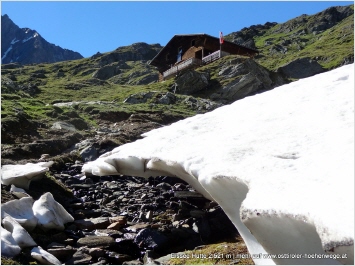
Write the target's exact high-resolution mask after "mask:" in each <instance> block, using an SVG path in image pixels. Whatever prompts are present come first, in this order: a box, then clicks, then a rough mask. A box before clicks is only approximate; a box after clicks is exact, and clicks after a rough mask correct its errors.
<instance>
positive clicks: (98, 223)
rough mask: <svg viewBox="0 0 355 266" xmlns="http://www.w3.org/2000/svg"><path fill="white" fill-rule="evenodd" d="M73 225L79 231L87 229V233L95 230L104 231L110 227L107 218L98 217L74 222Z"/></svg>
mask: <svg viewBox="0 0 355 266" xmlns="http://www.w3.org/2000/svg"><path fill="white" fill-rule="evenodd" d="M74 224H75V225H76V227H77V228H79V229H87V230H89V231H91V230H95V229H106V228H107V226H109V225H110V221H109V218H107V217H98V218H92V219H81V220H76V221H74Z"/></svg>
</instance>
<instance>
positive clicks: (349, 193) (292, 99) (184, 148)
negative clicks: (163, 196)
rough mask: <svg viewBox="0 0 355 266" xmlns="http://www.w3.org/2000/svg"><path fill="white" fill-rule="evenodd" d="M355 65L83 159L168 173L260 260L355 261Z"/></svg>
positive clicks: (93, 168) (103, 169)
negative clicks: (205, 202) (215, 209)
mask: <svg viewBox="0 0 355 266" xmlns="http://www.w3.org/2000/svg"><path fill="white" fill-rule="evenodd" d="M353 73H354V65H353V64H351V65H346V66H343V67H340V68H337V69H335V70H332V71H329V72H326V73H323V74H319V75H316V76H313V77H310V78H306V79H302V80H299V81H296V82H293V83H291V84H287V85H284V86H280V87H278V88H275V89H273V90H272V91H268V92H265V93H262V94H258V95H255V96H251V97H247V98H244V99H242V100H239V101H237V102H235V103H233V104H231V105H228V106H224V107H221V108H218V109H216V110H214V111H213V112H210V113H207V114H204V115H196V116H194V117H191V118H188V119H185V120H182V121H179V122H176V123H174V124H172V125H170V126H167V127H163V128H159V129H156V130H152V131H150V132H148V133H146V134H144V135H143V136H144V137H145V138H144V139H141V140H137V141H135V142H133V143H129V144H126V145H122V146H120V147H118V148H116V149H114V150H113V151H112V152H109V153H106V154H104V155H102V156H101V157H100V158H99V159H97V160H96V161H93V162H89V163H87V164H85V165H84V167H83V171H84V172H86V173H90V174H94V175H101V176H102V175H119V174H126V175H136V176H143V177H149V176H158V175H175V176H178V177H180V178H181V179H183V180H185V181H187V182H188V183H190V184H191V185H192V186H194V187H195V189H196V190H198V191H199V192H200V193H202V194H203V195H204V196H205V197H207V198H209V199H212V200H214V201H216V202H217V203H219V204H220V206H221V207H222V208H223V210H224V211H225V213H226V214H227V215H228V217H229V218H230V219H231V220H232V222H233V223H234V224H235V226H236V227H237V229H238V230H239V232H240V234H241V236H242V237H243V238H244V240H245V242H246V245H247V246H248V250H249V252H250V253H251V254H252V255H254V262H255V263H257V264H274V263H276V264H339V263H343V264H354V247H353V243H354V74H353Z"/></svg>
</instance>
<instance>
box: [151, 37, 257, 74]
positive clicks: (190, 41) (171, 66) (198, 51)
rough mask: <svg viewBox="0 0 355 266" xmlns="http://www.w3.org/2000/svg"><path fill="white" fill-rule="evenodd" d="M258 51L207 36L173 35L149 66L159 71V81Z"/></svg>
mask: <svg viewBox="0 0 355 266" xmlns="http://www.w3.org/2000/svg"><path fill="white" fill-rule="evenodd" d="M257 53H258V51H257V50H255V49H252V48H249V47H246V46H243V45H239V44H235V43H233V42H229V41H224V42H223V44H220V38H216V37H213V36H210V35H207V34H184V35H175V36H174V37H173V38H172V39H171V40H170V41H169V42H168V43H167V45H166V46H165V47H164V48H163V49H162V50H161V51H160V52H159V53H158V54H157V55H156V56H155V57H154V58H153V59H152V61H151V62H150V65H152V66H156V67H157V68H158V71H159V80H160V81H161V80H165V79H168V78H170V77H173V76H174V75H176V74H177V73H178V72H179V71H181V70H184V69H188V68H194V67H198V66H201V65H204V64H208V63H210V62H213V61H215V60H217V59H219V58H221V57H223V56H226V55H230V54H235V55H244V56H251V57H252V56H254V55H255V54H257Z"/></svg>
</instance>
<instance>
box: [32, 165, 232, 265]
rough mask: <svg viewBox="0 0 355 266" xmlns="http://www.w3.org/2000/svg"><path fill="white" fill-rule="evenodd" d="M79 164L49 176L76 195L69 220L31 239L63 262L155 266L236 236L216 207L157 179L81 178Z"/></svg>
mask: <svg viewBox="0 0 355 266" xmlns="http://www.w3.org/2000/svg"><path fill="white" fill-rule="evenodd" d="M81 167H82V164H80V163H79V162H77V163H75V164H67V167H66V169H64V170H62V171H58V172H53V173H52V174H53V176H54V177H55V178H56V179H57V181H59V182H62V183H63V184H64V185H65V186H66V187H68V188H70V189H71V190H72V192H73V194H74V196H75V198H74V199H73V200H71V201H70V202H69V203H68V204H67V206H65V207H66V209H67V211H68V212H69V213H70V214H71V215H72V216H73V217H74V219H75V220H74V221H73V222H70V223H67V224H66V225H65V230H64V231H60V232H59V231H55V230H53V231H51V232H49V233H48V232H47V233H46V234H47V236H49V237H48V238H44V237H43V235H42V236H41V235H40V234H39V235H38V236H36V235H35V236H34V239H35V241H36V242H37V243H39V244H40V245H41V246H42V247H43V248H44V249H45V250H46V251H48V252H49V253H51V254H52V255H54V256H55V257H56V258H58V259H59V260H60V261H61V262H63V263H64V264H70V265H73V264H98V265H105V264H116V265H117V264H119V265H122V264H123V265H124V264H126V265H137V264H138V265H141V264H159V261H158V258H160V257H163V256H166V255H168V254H171V253H176V252H180V251H184V250H191V249H194V248H195V247H198V246H201V245H205V244H209V243H215V242H216V241H218V240H222V239H225V238H227V237H230V236H231V235H237V234H238V232H237V231H236V229H235V227H234V225H233V224H232V223H231V222H230V220H229V219H228V217H227V216H226V215H225V214H224V212H223V211H222V209H221V208H220V207H219V206H218V204H217V203H215V202H212V201H209V200H207V199H206V198H204V197H203V196H202V195H201V194H199V193H198V192H196V191H195V190H193V188H192V187H191V186H190V185H188V184H187V183H185V182H184V181H182V180H180V179H178V178H175V177H167V176H161V177H156V178H149V179H145V178H140V177H132V176H103V177H98V176H90V177H89V176H85V175H83V174H82V173H81Z"/></svg>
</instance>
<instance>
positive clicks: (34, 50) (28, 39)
mask: <svg viewBox="0 0 355 266" xmlns="http://www.w3.org/2000/svg"><path fill="white" fill-rule="evenodd" d="M80 58H83V56H82V55H81V54H79V53H78V52H74V51H71V50H68V49H63V48H61V47H59V46H57V45H54V44H51V43H49V42H47V41H46V40H45V39H44V38H43V37H42V36H41V35H40V34H39V33H38V32H37V31H35V30H31V29H29V28H19V27H18V26H17V25H16V24H15V23H14V22H13V21H12V20H11V19H10V18H9V16H8V15H3V16H1V62H2V64H8V63H12V62H18V63H21V64H33V63H35V64H38V63H43V62H48V63H54V62H60V61H65V60H75V59H80Z"/></svg>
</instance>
